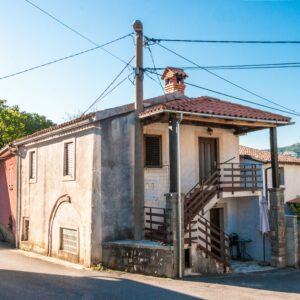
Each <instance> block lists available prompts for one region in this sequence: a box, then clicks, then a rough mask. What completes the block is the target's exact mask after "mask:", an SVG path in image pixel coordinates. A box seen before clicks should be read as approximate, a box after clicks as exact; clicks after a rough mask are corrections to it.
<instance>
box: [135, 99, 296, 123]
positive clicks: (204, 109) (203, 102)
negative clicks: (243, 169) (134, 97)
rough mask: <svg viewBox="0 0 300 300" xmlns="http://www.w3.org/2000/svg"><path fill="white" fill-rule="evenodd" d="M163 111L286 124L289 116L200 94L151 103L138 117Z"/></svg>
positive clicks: (289, 119)
mask: <svg viewBox="0 0 300 300" xmlns="http://www.w3.org/2000/svg"><path fill="white" fill-rule="evenodd" d="M164 111H177V112H178V111H180V112H187V113H198V114H201V115H204V116H208V117H211V116H216V117H220V116H222V117H228V118H230V119H238V118H242V119H250V120H253V121H257V120H260V121H269V122H274V123H276V124H277V123H285V124H288V123H289V122H290V121H291V118H289V117H285V116H282V115H278V114H274V113H270V112H267V111H263V110H260V109H256V108H252V107H249V106H244V105H241V104H236V103H232V102H228V101H224V100H219V99H216V98H213V97H208V96H202V97H198V98H188V97H185V98H184V99H176V100H171V101H167V102H165V103H161V104H158V105H153V106H150V107H148V108H146V109H145V110H144V111H143V112H142V113H141V114H140V117H142V118H145V117H147V116H149V115H153V114H157V113H161V112H164Z"/></svg>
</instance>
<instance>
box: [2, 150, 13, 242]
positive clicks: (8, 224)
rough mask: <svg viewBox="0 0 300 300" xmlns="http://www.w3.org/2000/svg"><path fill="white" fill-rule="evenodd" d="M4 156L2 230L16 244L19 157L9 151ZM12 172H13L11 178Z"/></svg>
mask: <svg viewBox="0 0 300 300" xmlns="http://www.w3.org/2000/svg"><path fill="white" fill-rule="evenodd" d="M3 158H5V159H4V160H0V230H1V231H2V233H3V234H4V235H5V238H6V239H7V240H8V241H9V242H11V243H12V244H14V243H15V233H16V198H17V166H16V164H17V159H16V156H11V155H10V154H9V153H7V154H6V155H3ZM10 170H11V171H10ZM10 172H12V177H11V179H10ZM10 181H11V182H10ZM10 183H12V185H10Z"/></svg>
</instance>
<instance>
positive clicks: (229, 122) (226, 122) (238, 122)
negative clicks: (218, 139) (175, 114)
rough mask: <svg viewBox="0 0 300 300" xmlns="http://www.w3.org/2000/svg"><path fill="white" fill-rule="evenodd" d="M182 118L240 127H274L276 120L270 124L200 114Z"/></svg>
mask: <svg viewBox="0 0 300 300" xmlns="http://www.w3.org/2000/svg"><path fill="white" fill-rule="evenodd" d="M184 120H191V121H199V122H209V123H215V124H224V125H235V126H241V127H264V128H270V127H276V124H275V123H276V122H274V124H270V123H267V122H256V121H255V120H253V121H242V120H227V119H221V118H205V117H200V116H184Z"/></svg>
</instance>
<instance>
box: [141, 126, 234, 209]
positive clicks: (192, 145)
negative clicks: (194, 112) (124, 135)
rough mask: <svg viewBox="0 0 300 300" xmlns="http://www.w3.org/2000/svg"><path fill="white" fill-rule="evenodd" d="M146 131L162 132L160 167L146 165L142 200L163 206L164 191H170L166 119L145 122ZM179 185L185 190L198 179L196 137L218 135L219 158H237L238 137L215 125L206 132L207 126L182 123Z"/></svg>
mask: <svg viewBox="0 0 300 300" xmlns="http://www.w3.org/2000/svg"><path fill="white" fill-rule="evenodd" d="M144 133H145V134H157V135H162V155H163V157H162V161H163V167H162V168H148V169H147V168H146V169H145V201H146V205H149V206H159V207H164V206H165V197H164V194H165V193H168V192H169V131H168V124H167V123H155V124H151V125H147V126H145V129H144ZM180 136H181V143H180V148H181V150H180V151H181V156H180V159H181V164H180V166H181V188H182V192H183V193H187V192H188V191H189V190H190V189H191V188H192V187H193V186H194V185H195V184H196V183H197V182H198V181H199V146H198V139H199V137H205V138H218V139H219V161H220V162H225V161H227V160H229V159H231V158H234V159H233V160H231V161H230V162H239V137H238V136H236V135H234V134H233V133H232V131H231V130H226V129H219V128H214V129H213V133H212V135H208V133H207V127H200V126H191V125H181V126H180Z"/></svg>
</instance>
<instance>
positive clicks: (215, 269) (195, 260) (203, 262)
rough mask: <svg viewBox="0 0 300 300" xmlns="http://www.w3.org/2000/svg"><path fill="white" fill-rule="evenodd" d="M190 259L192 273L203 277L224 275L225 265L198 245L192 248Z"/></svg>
mask: <svg viewBox="0 0 300 300" xmlns="http://www.w3.org/2000/svg"><path fill="white" fill-rule="evenodd" d="M190 259H191V268H192V272H194V273H200V274H203V275H209V274H224V265H223V264H222V263H220V262H218V261H217V260H216V259H214V258H212V257H209V256H207V255H206V254H205V252H204V251H202V250H201V249H199V248H198V247H197V245H195V244H194V245H192V247H191V248H190ZM226 271H228V270H226Z"/></svg>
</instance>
